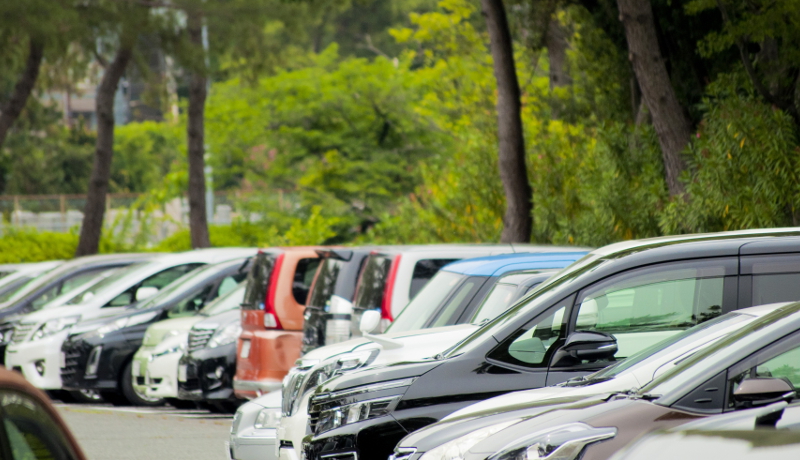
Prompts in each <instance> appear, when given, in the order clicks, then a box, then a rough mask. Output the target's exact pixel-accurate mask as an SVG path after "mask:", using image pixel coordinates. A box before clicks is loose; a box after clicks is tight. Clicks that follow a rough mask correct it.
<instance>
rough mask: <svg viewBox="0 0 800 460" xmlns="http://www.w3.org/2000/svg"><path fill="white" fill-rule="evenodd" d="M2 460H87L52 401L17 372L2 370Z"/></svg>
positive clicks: (0, 373) (0, 392)
mask: <svg viewBox="0 0 800 460" xmlns="http://www.w3.org/2000/svg"><path fill="white" fill-rule="evenodd" d="M0 400H2V401H3V405H2V410H0V439H2V442H0V458H3V459H9V460H11V459H14V460H16V459H25V460H27V459H58V460H84V459H85V458H86V457H84V455H83V452H82V451H81V448H80V446H79V445H78V443H77V442H76V441H75V438H74V437H73V436H72V433H70V431H69V428H67V424H66V423H64V420H62V418H61V416H60V415H58V412H56V410H55V408H53V406H52V404H50V400H49V399H48V398H47V395H45V394H44V393H43V392H41V391H40V390H37V389H36V388H34V387H33V385H31V384H30V383H28V382H27V381H25V379H24V378H23V377H22V376H21V375H19V374H18V373H17V372H12V371H10V370H7V369H4V368H2V367H0Z"/></svg>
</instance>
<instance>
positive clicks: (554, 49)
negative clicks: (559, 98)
mask: <svg viewBox="0 0 800 460" xmlns="http://www.w3.org/2000/svg"><path fill="white" fill-rule="evenodd" d="M544 43H545V46H546V47H547V57H548V58H549V60H550V91H553V90H554V89H556V88H562V87H564V86H569V85H570V84H572V79H571V78H570V76H569V72H568V71H567V48H568V47H569V42H568V41H567V31H566V30H564V27H563V26H562V25H561V23H559V22H558V18H557V17H556V15H555V13H554V14H553V16H552V17H551V18H550V22H549V23H548V24H547V32H546V33H545V36H544Z"/></svg>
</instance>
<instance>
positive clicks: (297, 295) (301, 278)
mask: <svg viewBox="0 0 800 460" xmlns="http://www.w3.org/2000/svg"><path fill="white" fill-rule="evenodd" d="M317 267H319V259H318V258H316V257H314V258H308V259H300V260H298V261H297V269H296V270H295V272H294V281H293V282H292V294H293V295H294V300H295V301H296V302H297V303H299V304H301V305H305V303H306V299H307V298H308V290H309V288H310V287H311V282H312V281H314V274H315V273H316V272H317Z"/></svg>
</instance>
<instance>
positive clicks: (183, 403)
mask: <svg viewBox="0 0 800 460" xmlns="http://www.w3.org/2000/svg"><path fill="white" fill-rule="evenodd" d="M165 401H167V404H169V405H170V406H172V407H174V408H175V409H197V404H195V402H194V401H188V400H186V399H178V398H166V399H165Z"/></svg>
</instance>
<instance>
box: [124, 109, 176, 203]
mask: <svg viewBox="0 0 800 460" xmlns="http://www.w3.org/2000/svg"><path fill="white" fill-rule="evenodd" d="M185 144H186V142H185V128H183V126H181V125H177V124H170V123H156V122H152V121H146V122H142V123H130V124H127V125H125V126H119V127H117V128H116V129H115V130H114V161H113V163H112V168H113V170H112V172H111V180H110V183H109V188H110V190H111V191H112V192H134V193H143V192H147V191H149V190H153V189H155V188H157V187H158V186H159V184H160V183H161V181H162V180H163V178H164V177H165V176H166V175H167V174H169V172H170V171H171V168H172V167H173V165H174V164H175V163H181V162H182V164H181V165H183V164H185V163H186V161H185V150H186V145H185Z"/></svg>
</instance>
